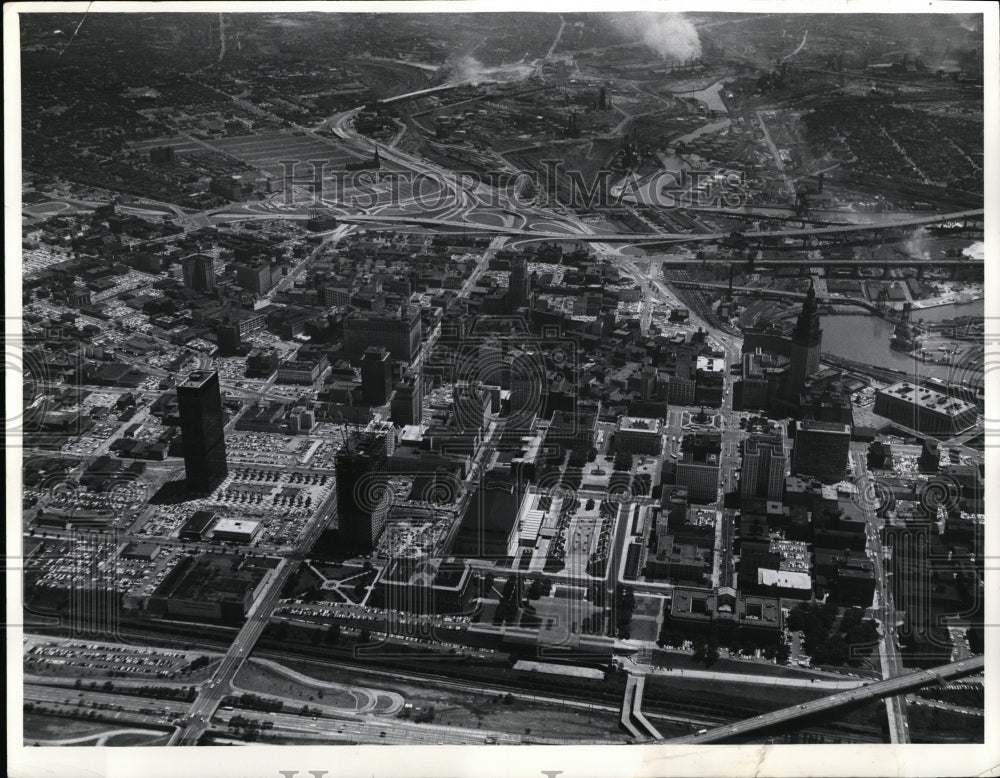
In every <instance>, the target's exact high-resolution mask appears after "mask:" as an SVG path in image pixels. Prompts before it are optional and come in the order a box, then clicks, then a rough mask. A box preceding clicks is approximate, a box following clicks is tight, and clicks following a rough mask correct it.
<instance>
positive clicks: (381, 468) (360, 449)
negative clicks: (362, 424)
mask: <svg viewBox="0 0 1000 778" xmlns="http://www.w3.org/2000/svg"><path fill="white" fill-rule="evenodd" d="M336 468H337V469H336V473H337V476H336V481H337V522H338V525H337V526H338V531H339V534H340V539H341V541H342V542H343V543H344V545H345V546H346V548H348V549H349V550H351V551H357V552H369V551H372V550H373V549H374V548H375V544H376V543H377V542H378V539H379V537H381V535H382V532H383V530H384V529H385V520H386V517H387V516H388V514H389V507H390V504H391V495H390V487H389V483H388V467H387V453H386V438H385V435H378V434H372V433H364V432H362V433H355V434H353V435H351V436H349V437H348V439H347V440H345V441H344V445H343V448H341V449H340V451H339V452H337V464H336Z"/></svg>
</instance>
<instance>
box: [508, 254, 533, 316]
mask: <svg viewBox="0 0 1000 778" xmlns="http://www.w3.org/2000/svg"><path fill="white" fill-rule="evenodd" d="M508 296H509V300H510V305H511V308H513V309H514V310H517V309H518V308H525V307H527V305H528V299H529V297H530V296H531V278H530V277H529V276H528V260H527V259H525V257H524V256H521V255H519V256H516V257H514V258H513V259H512V260H511V261H510V288H509V290H508Z"/></svg>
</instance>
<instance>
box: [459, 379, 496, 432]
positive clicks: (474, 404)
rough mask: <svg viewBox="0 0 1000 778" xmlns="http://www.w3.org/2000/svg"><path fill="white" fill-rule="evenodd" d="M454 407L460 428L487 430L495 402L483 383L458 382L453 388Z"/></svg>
mask: <svg viewBox="0 0 1000 778" xmlns="http://www.w3.org/2000/svg"><path fill="white" fill-rule="evenodd" d="M452 408H453V410H454V412H455V422H456V424H457V425H458V427H459V429H463V430H468V431H472V430H485V429H486V427H487V426H488V425H489V423H490V413H491V412H492V410H493V403H492V398H491V397H490V392H489V391H488V390H487V389H486V388H485V387H484V386H482V385H481V384H468V383H458V384H455V386H454V387H453V389H452Z"/></svg>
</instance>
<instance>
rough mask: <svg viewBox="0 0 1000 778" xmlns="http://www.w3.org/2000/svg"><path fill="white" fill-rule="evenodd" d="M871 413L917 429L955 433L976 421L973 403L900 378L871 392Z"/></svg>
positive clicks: (938, 432)
mask: <svg viewBox="0 0 1000 778" xmlns="http://www.w3.org/2000/svg"><path fill="white" fill-rule="evenodd" d="M875 413H877V414H878V415H879V416H885V417H886V418H888V419H892V420H893V421H895V422H898V423H899V424H904V425H906V426H907V427H911V428H913V429H915V430H919V431H920V432H928V433H931V434H950V435H955V434H957V433H959V432H962V431H963V430H967V429H968V428H969V427H971V426H972V425H973V424H975V423H976V406H975V405H973V404H972V403H970V402H966V401H965V400H960V399H958V398H957V397H949V396H948V395H947V394H943V393H942V392H937V391H934V390H933V389H927V388H926V387H923V386H918V385H917V384H914V383H911V382H909V381H900V382H899V383H898V384H893V385H892V386H889V387H887V388H885V389H880V390H879V391H877V392H876V393H875Z"/></svg>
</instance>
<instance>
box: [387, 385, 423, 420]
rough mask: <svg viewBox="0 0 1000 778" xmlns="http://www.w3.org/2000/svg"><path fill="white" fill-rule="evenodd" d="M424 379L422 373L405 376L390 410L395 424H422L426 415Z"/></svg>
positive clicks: (397, 389) (397, 388)
mask: <svg viewBox="0 0 1000 778" xmlns="http://www.w3.org/2000/svg"><path fill="white" fill-rule="evenodd" d="M423 402H424V394H423V380H422V379H421V377H420V374H419V373H418V374H416V375H412V376H405V377H404V378H403V381H402V383H400V385H399V386H397V387H396V394H394V395H393V397H392V405H391V407H390V412H391V414H392V416H391V418H392V422H393V424H398V425H400V426H404V425H408V424H420V422H421V421H422V420H423V417H424V406H423Z"/></svg>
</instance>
